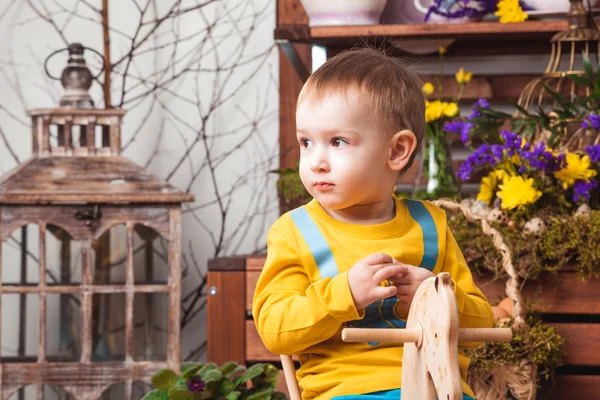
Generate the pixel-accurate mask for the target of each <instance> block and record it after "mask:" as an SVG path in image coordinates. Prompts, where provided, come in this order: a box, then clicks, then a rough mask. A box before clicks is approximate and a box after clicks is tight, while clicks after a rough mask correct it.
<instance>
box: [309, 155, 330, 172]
mask: <svg viewBox="0 0 600 400" xmlns="http://www.w3.org/2000/svg"><path fill="white" fill-rule="evenodd" d="M310 169H311V170H312V171H313V172H319V171H321V172H323V171H325V172H326V171H329V161H327V157H326V156H325V154H323V152H320V151H317V152H315V154H314V155H313V159H312V160H311V164H310Z"/></svg>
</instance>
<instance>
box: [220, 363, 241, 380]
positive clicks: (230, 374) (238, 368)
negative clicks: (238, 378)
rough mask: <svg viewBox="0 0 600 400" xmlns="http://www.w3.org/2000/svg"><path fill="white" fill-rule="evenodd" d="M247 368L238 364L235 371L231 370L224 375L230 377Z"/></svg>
mask: <svg viewBox="0 0 600 400" xmlns="http://www.w3.org/2000/svg"><path fill="white" fill-rule="evenodd" d="M245 370H246V367H245V366H243V365H238V366H237V367H235V369H234V370H233V371H230V372H228V373H226V374H223V376H224V377H225V378H227V379H230V378H231V377H232V376H234V375H236V374H238V373H240V372H244V371H245Z"/></svg>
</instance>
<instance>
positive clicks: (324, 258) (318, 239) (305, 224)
mask: <svg viewBox="0 0 600 400" xmlns="http://www.w3.org/2000/svg"><path fill="white" fill-rule="evenodd" d="M290 214H291V216H292V219H293V220H294V223H295V224H296V227H297V228H298V230H299V231H300V234H302V237H303V238H304V241H305V242H306V244H307V245H308V248H309V249H310V251H311V253H312V256H313V258H314V259H315V263H316V264H317V268H319V274H320V275H321V278H322V279H323V278H333V277H334V276H336V275H337V274H338V268H337V264H336V263H335V260H334V258H333V254H332V253H331V248H330V247H329V244H327V241H326V240H325V237H323V234H322V233H321V231H320V230H319V228H318V227H317V225H316V224H315V222H314V221H313V220H312V218H311V217H310V215H308V212H307V211H306V209H305V208H304V207H300V208H297V209H295V210H293V211H292V212H291V213H290Z"/></svg>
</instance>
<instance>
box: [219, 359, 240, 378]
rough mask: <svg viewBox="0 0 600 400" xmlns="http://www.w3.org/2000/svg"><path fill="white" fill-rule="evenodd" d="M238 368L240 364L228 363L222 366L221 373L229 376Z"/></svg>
mask: <svg viewBox="0 0 600 400" xmlns="http://www.w3.org/2000/svg"><path fill="white" fill-rule="evenodd" d="M237 366H238V364H237V363H236V362H235V361H228V362H226V363H225V364H223V365H221V367H220V368H219V371H221V373H222V374H223V376H227V374H229V373H230V372H231V371H233V370H234V369H236V367H237Z"/></svg>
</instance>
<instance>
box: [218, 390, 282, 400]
mask: <svg viewBox="0 0 600 400" xmlns="http://www.w3.org/2000/svg"><path fill="white" fill-rule="evenodd" d="M241 395H242V394H241V393H240V392H237V391H234V392H231V393H229V394H228V395H227V400H237V399H238V398H239V397H240V396H241ZM283 398H284V399H285V396H284V397H283Z"/></svg>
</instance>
